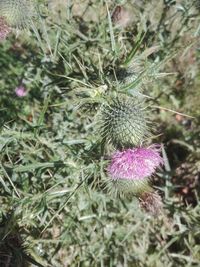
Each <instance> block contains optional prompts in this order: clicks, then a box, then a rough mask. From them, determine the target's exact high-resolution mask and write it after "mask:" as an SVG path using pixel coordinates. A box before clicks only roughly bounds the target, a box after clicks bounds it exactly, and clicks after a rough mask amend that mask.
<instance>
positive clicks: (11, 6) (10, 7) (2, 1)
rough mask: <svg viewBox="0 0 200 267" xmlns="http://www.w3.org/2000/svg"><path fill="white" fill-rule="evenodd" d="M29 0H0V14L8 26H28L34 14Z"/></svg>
mask: <svg viewBox="0 0 200 267" xmlns="http://www.w3.org/2000/svg"><path fill="white" fill-rule="evenodd" d="M33 10H34V7H33V1H31V0H0V16H3V17H4V18H5V20H6V22H7V24H8V25H9V26H10V27H13V28H18V29H23V28H27V27H29V25H30V23H31V19H32V17H33V15H34V11H33Z"/></svg>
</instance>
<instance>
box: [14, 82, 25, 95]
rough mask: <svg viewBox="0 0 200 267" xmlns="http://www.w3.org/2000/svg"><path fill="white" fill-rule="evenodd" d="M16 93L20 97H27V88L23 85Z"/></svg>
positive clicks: (16, 89) (17, 88)
mask: <svg viewBox="0 0 200 267" xmlns="http://www.w3.org/2000/svg"><path fill="white" fill-rule="evenodd" d="M15 93H16V95H17V96H18V97H24V96H26V95H27V91H26V88H25V87H24V86H23V85H20V86H18V87H16V88H15Z"/></svg>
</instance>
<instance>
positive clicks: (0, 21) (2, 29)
mask: <svg viewBox="0 0 200 267" xmlns="http://www.w3.org/2000/svg"><path fill="white" fill-rule="evenodd" d="M10 32H11V28H10V27H9V26H8V25H7V23H6V21H5V19H4V18H3V17H0V41H2V40H4V39H6V37H7V35H8V34H9V33H10Z"/></svg>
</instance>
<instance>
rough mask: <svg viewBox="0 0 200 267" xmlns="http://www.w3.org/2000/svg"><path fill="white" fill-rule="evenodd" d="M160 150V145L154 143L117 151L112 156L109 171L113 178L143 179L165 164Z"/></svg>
mask: <svg viewBox="0 0 200 267" xmlns="http://www.w3.org/2000/svg"><path fill="white" fill-rule="evenodd" d="M159 150H160V146H158V145H152V146H150V147H148V148H143V147H141V148H134V149H126V150H124V151H117V152H115V153H114V155H113V156H112V160H111V163H110V165H109V167H108V173H109V175H110V176H111V178H112V179H113V180H117V179H125V180H143V179H145V178H147V177H149V176H151V175H152V174H153V173H154V172H155V170H156V168H157V167H158V166H159V165H162V164H163V159H162V158H161V156H160V153H159Z"/></svg>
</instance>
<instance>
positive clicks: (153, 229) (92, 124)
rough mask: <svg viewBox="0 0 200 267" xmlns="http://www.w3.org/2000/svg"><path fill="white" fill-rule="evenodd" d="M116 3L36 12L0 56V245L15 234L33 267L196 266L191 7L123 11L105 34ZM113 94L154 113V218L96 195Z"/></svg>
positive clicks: (198, 145)
mask: <svg viewBox="0 0 200 267" xmlns="http://www.w3.org/2000/svg"><path fill="white" fill-rule="evenodd" d="M60 2H61V3H60ZM117 3H118V2H117V1H116V2H113V1H96V0H93V1H83V2H81V3H80V2H79V1H67V4H64V6H62V1H50V4H49V6H47V3H41V4H40V5H39V12H40V18H39V19H38V21H37V22H35V26H34V28H33V30H32V29H30V30H29V31H18V32H17V33H16V32H15V33H13V34H11V35H9V36H8V37H7V39H6V40H5V41H4V42H2V43H1V44H0V69H1V79H0V93H1V97H0V106H1V108H0V125H1V134H0V150H1V153H0V184H1V185H0V216H1V217H2V218H3V217H4V215H5V216H8V215H10V216H11V217H12V220H13V221H14V223H13V224H11V225H10V224H9V225H10V226H9V227H8V229H7V230H5V225H1V226H0V230H1V232H0V233H1V236H2V240H1V241H2V242H3V240H4V239H5V236H6V235H7V234H8V233H12V231H13V232H14V235H16V234H18V233H19V231H18V230H17V231H16V228H15V227H14V225H15V224H16V225H18V227H19V228H20V235H21V236H22V238H23V242H24V244H25V247H26V255H29V257H30V258H31V259H34V261H32V263H31V264H32V265H31V266H37V265H38V266H39V264H41V265H42V266H48V267H50V266H56V267H60V266H62V267H63V266H86V267H87V266H90V267H91V266H92V267H93V266H94V267H95V266H101V267H103V266H105V267H107V266H110V267H111V266H123V267H129V266H130V267H132V266H136V267H145V266H147V267H151V266H152V267H155V266H156V267H159V266H171V267H174V266H188V267H189V266H199V262H200V231H199V226H200V223H199V222H200V202H199V169H200V156H199V154H200V153H199V150H200V141H199V134H200V127H199V121H200V117H199V116H200V112H199V101H198V100H199V96H200V94H199V83H200V76H199V58H200V54H199V47H198V40H199V30H200V27H199V25H200V16H199V6H198V1H186V0H185V1H184V0H183V1H177V3H175V1H154V0H152V1H138V2H137V1H136V2H135V4H133V3H132V1H127V3H126V5H125V6H126V8H127V9H128V10H129V12H131V14H132V15H131V17H132V21H131V22H130V24H129V25H128V26H127V27H126V28H119V27H115V25H113V23H112V20H111V15H112V10H113V9H114V7H115V6H116V5H117ZM59 4H60V5H59ZM155 47H158V48H156V49H155ZM146 48H150V49H152V50H153V51H154V49H155V51H154V53H152V54H151V55H149V57H148V58H147V57H146V56H144V57H141V54H142V53H143V52H144V51H146ZM124 63H125V64H124ZM138 66H139V68H140V70H141V71H140V73H139V75H138V76H137V77H136V78H135V76H134V75H135V72H134V70H135V69H136V68H138ZM161 73H162V74H161ZM168 74H169V75H168ZM125 78H127V79H125ZM21 83H23V84H24V85H25V87H26V88H27V90H28V94H27V96H25V97H24V98H19V97H17V96H16V95H15V91H14V90H15V88H16V86H18V85H19V84H21ZM119 92H120V93H123V94H128V95H130V96H132V97H135V95H138V94H142V95H146V96H148V98H146V99H147V105H148V106H149V107H152V108H151V111H152V112H151V113H152V119H153V121H154V123H155V125H156V133H155V137H154V139H153V140H148V142H149V143H151V142H156V143H162V144H163V157H164V160H165V166H164V168H163V169H162V170H159V172H158V174H157V175H156V177H154V178H153V184H154V186H155V188H156V189H157V190H159V192H160V194H161V195H162V198H163V203H164V212H163V214H160V215H159V216H157V217H153V216H151V215H149V214H147V213H145V211H143V210H141V209H140V207H139V203H138V200H137V199H135V198H131V199H130V198H115V197H113V196H112V195H109V194H108V193H107V192H106V190H105V188H104V182H105V180H106V179H107V178H106V166H107V162H108V156H109V155H110V154H111V153H112V151H113V148H112V147H111V146H106V147H103V146H102V144H101V141H100V137H99V134H98V130H97V129H98V119H97V118H98V112H99V108H100V105H101V103H102V101H103V99H104V98H109V97H111V96H112V95H116V94H119ZM169 110H172V111H173V112H171V111H169ZM179 113H181V114H179ZM184 114H185V115H189V116H191V117H194V118H190V117H188V116H185V115H184ZM9 218H10V217H9V216H8V217H7V221H9V220H10V219H9ZM17 229H18V228H17ZM0 244H1V243H0ZM30 258H29V259H27V260H28V261H30ZM0 262H1V255H0ZM11 266H12V265H11ZM13 266H15V265H13Z"/></svg>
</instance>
